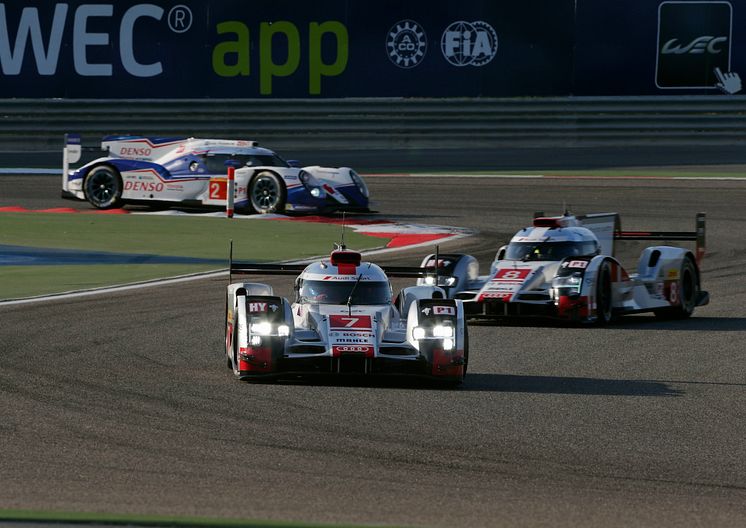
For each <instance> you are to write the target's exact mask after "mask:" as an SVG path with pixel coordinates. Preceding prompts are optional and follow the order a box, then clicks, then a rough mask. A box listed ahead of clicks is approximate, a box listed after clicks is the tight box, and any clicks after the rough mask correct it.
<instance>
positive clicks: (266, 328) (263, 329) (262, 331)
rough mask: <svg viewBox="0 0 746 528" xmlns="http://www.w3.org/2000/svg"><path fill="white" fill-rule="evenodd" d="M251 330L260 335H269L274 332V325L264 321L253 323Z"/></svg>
mask: <svg viewBox="0 0 746 528" xmlns="http://www.w3.org/2000/svg"><path fill="white" fill-rule="evenodd" d="M249 331H250V332H251V333H252V334H256V335H260V336H268V335H269V334H271V333H272V325H271V324H269V323H267V322H263V323H251V326H249Z"/></svg>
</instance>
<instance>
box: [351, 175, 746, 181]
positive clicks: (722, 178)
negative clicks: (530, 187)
mask: <svg viewBox="0 0 746 528" xmlns="http://www.w3.org/2000/svg"><path fill="white" fill-rule="evenodd" d="M363 177H365V178H451V179H453V178H486V179H503V180H520V179H524V180H537V179H538V180H540V179H546V180H594V181H598V180H710V181H744V182H746V175H744V176H634V175H629V176H593V175H588V176H583V175H578V176H573V175H567V176H565V175H556V176H553V175H547V174H420V173H417V174H408V173H401V174H363Z"/></svg>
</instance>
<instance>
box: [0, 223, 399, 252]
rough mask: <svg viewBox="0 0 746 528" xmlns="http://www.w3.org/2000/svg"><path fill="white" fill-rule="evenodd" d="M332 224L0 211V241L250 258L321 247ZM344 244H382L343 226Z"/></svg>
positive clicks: (333, 237)
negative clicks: (232, 249) (232, 251)
mask: <svg viewBox="0 0 746 528" xmlns="http://www.w3.org/2000/svg"><path fill="white" fill-rule="evenodd" d="M340 233H341V228H340V227H339V226H336V225H329V224H318V223H311V222H293V221H282V220H238V219H234V220H228V219H226V218H215V217H194V216H187V217H179V216H157V215H132V214H129V215H102V214H60V213H0V244H10V245H19V246H31V247H46V248H62V249H83V250H95V251H116V252H120V253H153V254H156V255H171V256H183V257H203V258H225V259H227V258H228V244H229V241H230V240H231V239H232V240H233V247H234V255H235V256H236V258H241V259H247V260H248V259H251V260H253V261H276V260H289V259H301V258H305V257H310V256H313V255H318V254H322V253H326V252H328V251H330V250H331V249H332V246H333V244H334V242H338V241H339V239H340ZM345 240H346V242H347V245H348V246H349V247H350V248H354V249H366V248H372V247H379V246H384V245H385V244H386V242H387V240H385V239H380V238H372V237H366V236H365V235H360V234H357V233H355V232H352V231H351V230H347V233H346V234H345Z"/></svg>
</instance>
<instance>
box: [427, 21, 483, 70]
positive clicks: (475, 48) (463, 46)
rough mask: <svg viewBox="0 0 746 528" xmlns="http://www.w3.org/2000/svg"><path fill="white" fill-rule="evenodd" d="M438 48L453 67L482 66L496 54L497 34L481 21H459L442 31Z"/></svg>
mask: <svg viewBox="0 0 746 528" xmlns="http://www.w3.org/2000/svg"><path fill="white" fill-rule="evenodd" d="M440 47H441V51H442V52H443V56H444V57H445V59H446V60H447V61H448V62H449V63H451V64H453V65H454V66H484V65H485V64H487V63H488V62H490V61H491V60H492V59H494V58H495V55H496V54H497V33H496V32H495V29H494V28H493V27H492V26H491V25H489V24H488V23H487V22H484V21H482V20H477V21H475V22H465V21H463V20H459V21H458V22H454V23H452V24H451V25H449V26H448V27H447V28H446V29H445V31H443V36H442V37H441V39H440Z"/></svg>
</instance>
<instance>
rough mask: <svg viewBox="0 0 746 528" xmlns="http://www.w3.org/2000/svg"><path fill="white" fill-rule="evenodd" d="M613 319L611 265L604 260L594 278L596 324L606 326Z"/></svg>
mask: <svg viewBox="0 0 746 528" xmlns="http://www.w3.org/2000/svg"><path fill="white" fill-rule="evenodd" d="M613 319H614V311H613V300H612V293H611V264H609V261H608V260H604V261H603V262H602V263H601V266H600V267H599V268H598V276H597V278H596V323H597V324H598V325H600V326H606V325H608V324H609V323H611V321H612V320H613Z"/></svg>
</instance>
